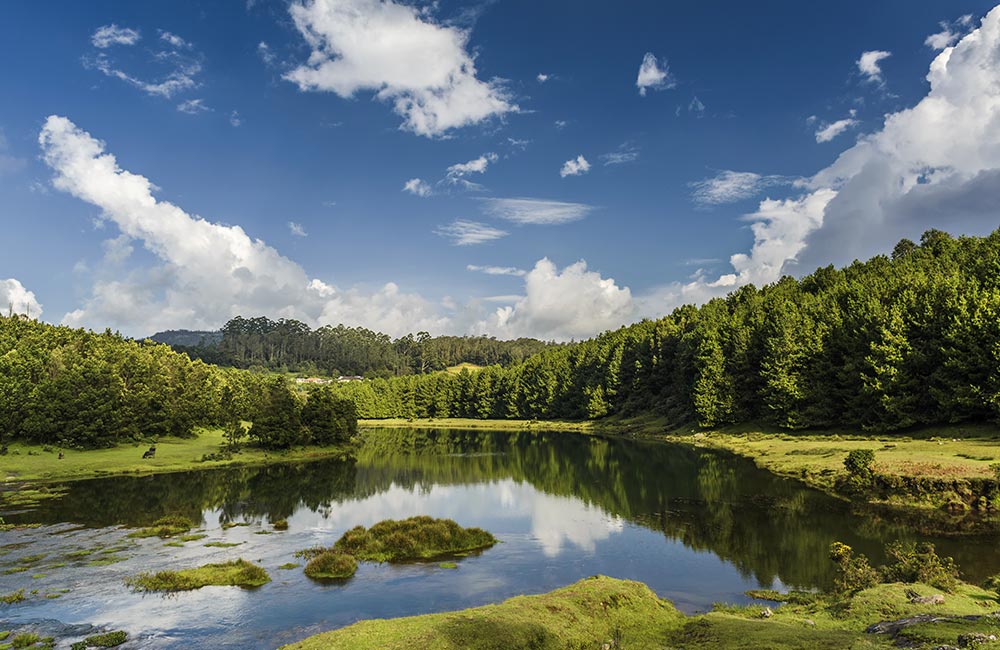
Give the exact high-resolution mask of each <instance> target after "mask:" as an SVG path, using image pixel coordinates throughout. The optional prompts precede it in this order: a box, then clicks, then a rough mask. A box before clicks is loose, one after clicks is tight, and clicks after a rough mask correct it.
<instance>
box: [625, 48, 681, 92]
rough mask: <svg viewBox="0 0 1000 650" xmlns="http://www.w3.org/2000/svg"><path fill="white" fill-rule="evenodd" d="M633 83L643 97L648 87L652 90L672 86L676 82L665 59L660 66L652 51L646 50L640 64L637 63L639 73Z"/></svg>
mask: <svg viewBox="0 0 1000 650" xmlns="http://www.w3.org/2000/svg"><path fill="white" fill-rule="evenodd" d="M635 85H636V87H637V88H638V89H639V94H640V95H642V96H643V97H645V96H646V90H647V89H648V88H652V89H653V90H663V89H664V88H673V87H674V86H676V85H677V82H676V81H674V78H673V77H672V76H671V75H670V68H669V66H667V61H666V59H664V61H663V65H662V67H661V65H660V62H659V61H657V60H656V56H655V55H654V54H653V53H652V52H646V54H645V56H643V57H642V64H640V65H639V75H638V76H637V77H636V79H635Z"/></svg>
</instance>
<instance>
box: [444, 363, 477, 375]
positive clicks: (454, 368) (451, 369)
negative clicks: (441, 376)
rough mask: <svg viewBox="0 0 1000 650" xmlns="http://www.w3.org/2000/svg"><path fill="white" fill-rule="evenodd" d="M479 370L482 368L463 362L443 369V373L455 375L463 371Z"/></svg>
mask: <svg viewBox="0 0 1000 650" xmlns="http://www.w3.org/2000/svg"><path fill="white" fill-rule="evenodd" d="M481 369H482V366H479V365H476V364H474V363H469V362H468V361H464V362H462V363H459V364H456V365H454V366H448V368H446V369H445V372H447V373H448V374H449V375H457V374H459V373H461V372H462V371H463V370H468V371H469V372H475V371H477V370H481Z"/></svg>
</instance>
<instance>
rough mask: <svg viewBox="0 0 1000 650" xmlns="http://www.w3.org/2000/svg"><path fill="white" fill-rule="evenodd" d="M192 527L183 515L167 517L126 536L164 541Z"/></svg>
mask: <svg viewBox="0 0 1000 650" xmlns="http://www.w3.org/2000/svg"><path fill="white" fill-rule="evenodd" d="M193 527H194V524H193V523H191V520H190V519H188V518H187V517H185V516H183V515H167V516H165V517H160V518H159V519H157V520H156V521H154V522H153V523H152V525H150V526H148V527H146V528H140V529H139V530H136V531H133V532H131V533H129V534H128V536H129V537H132V538H140V539H141V538H144V537H160V538H162V539H165V538H167V537H173V536H174V535H179V534H180V533H186V532H188V531H189V530H191V529H192V528H193Z"/></svg>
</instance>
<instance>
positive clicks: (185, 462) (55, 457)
mask: <svg viewBox="0 0 1000 650" xmlns="http://www.w3.org/2000/svg"><path fill="white" fill-rule="evenodd" d="M223 442H224V440H223V438H222V430H221V429H202V430H200V431H199V432H198V435H197V436H196V437H194V438H161V439H160V440H159V441H157V443H156V455H155V456H154V457H153V458H147V459H143V457H142V454H143V452H145V451H146V450H147V449H149V444H138V443H137V444H134V445H122V446H118V447H113V448H111V449H88V450H85V451H80V450H75V449H62V450H60V449H58V448H55V447H42V446H39V445H27V444H23V443H17V442H12V443H10V445H9V449H8V453H7V455H6V456H0V479H2V480H3V481H4V482H8V483H11V482H20V481H38V482H44V481H71V480H77V479H85V478H94V477H98V476H111V475H117V474H154V473H164V472H180V471H185V470H193V469H208V468H212V467H223V466H226V465H234V464H242V465H263V464H267V463H277V462H291V461H297V460H305V459H310V458H324V457H329V456H339V455H342V454H344V453H345V449H344V448H340V447H304V448H296V449H291V450H287V451H263V450H261V449H253V448H244V449H243V450H242V451H240V452H239V453H238V454H234V455H233V457H232V459H231V460H209V461H204V462H203V461H202V457H203V456H205V455H207V454H215V453H218V452H219V450H220V449H221V445H222V444H223ZM46 449H48V451H46ZM60 451H62V453H63V456H64V457H63V458H62V459H60V458H59V452H60Z"/></svg>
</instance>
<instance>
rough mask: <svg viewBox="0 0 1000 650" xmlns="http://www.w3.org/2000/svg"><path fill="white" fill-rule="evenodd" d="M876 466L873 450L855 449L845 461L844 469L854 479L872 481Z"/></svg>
mask: <svg viewBox="0 0 1000 650" xmlns="http://www.w3.org/2000/svg"><path fill="white" fill-rule="evenodd" d="M874 465H875V452H874V451H872V450H871V449H854V450H852V451H851V452H850V453H849V454H847V458H845V459H844V467H846V468H847V473H848V474H850V475H851V476H852V477H857V478H862V479H865V478H867V479H871V477H872V476H873V475H874V473H875V472H874V470H873V469H872V468H873V466H874Z"/></svg>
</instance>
